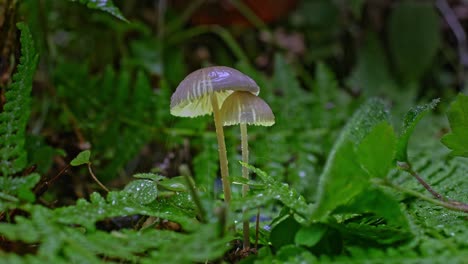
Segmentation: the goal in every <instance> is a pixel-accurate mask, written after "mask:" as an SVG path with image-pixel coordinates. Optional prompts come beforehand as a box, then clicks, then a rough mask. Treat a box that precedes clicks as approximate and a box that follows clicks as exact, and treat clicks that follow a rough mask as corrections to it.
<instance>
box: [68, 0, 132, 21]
mask: <svg viewBox="0 0 468 264" xmlns="http://www.w3.org/2000/svg"><path fill="white" fill-rule="evenodd" d="M68 1H71V2H79V3H80V4H83V5H86V6H87V7H88V8H91V9H97V10H100V11H104V12H107V13H109V14H111V15H113V16H115V17H116V18H118V19H120V20H123V21H125V22H128V20H127V19H126V18H125V17H124V16H123V15H122V13H121V12H120V10H119V9H118V8H117V7H116V6H115V5H114V3H113V2H112V0H68Z"/></svg>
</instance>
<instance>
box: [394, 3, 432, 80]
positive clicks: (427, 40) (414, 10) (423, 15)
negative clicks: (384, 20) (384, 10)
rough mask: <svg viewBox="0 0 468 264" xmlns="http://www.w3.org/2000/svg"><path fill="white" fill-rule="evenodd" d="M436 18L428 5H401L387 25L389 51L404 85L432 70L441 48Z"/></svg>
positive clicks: (430, 5)
mask: <svg viewBox="0 0 468 264" xmlns="http://www.w3.org/2000/svg"><path fill="white" fill-rule="evenodd" d="M439 24H440V20H439V15H438V14H437V11H436V8H435V5H434V4H433V3H430V2H421V1H420V2H416V1H403V2H401V3H399V4H397V5H395V8H394V9H393V11H392V13H391V15H390V19H389V25H388V38H389V44H390V51H391V54H392V56H393V59H394V62H395V64H396V65H397V67H398V70H399V72H400V74H401V76H402V77H403V79H405V80H407V81H418V80H419V79H420V78H421V76H422V75H423V74H424V73H425V71H426V70H427V69H428V68H429V67H430V66H431V64H432V60H433V59H434V56H435V55H436V53H437V50H438V48H439V46H440V39H441V35H440V31H439Z"/></svg>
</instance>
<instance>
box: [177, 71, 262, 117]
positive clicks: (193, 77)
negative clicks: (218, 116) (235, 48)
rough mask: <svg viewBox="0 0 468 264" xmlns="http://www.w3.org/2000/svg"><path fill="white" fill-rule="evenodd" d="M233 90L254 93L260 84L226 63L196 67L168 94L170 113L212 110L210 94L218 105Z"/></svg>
mask: <svg viewBox="0 0 468 264" xmlns="http://www.w3.org/2000/svg"><path fill="white" fill-rule="evenodd" d="M234 91H247V92H250V93H252V94H255V95H257V94H258V93H259V92H260V88H259V87H258V85H257V84H256V83H255V81H254V80H252V78H250V77H249V76H247V75H245V74H243V73H242V72H240V71H238V70H236V69H233V68H229V67H226V66H213V67H207V68H202V69H199V70H196V71H194V72H192V73H190V74H189V75H187V77H185V79H184V80H182V82H180V84H179V86H177V89H176V91H175V92H174V93H173V94H172V97H171V114H172V115H175V116H185V117H195V116H201V115H206V114H211V113H212V112H213V107H212V106H211V100H210V96H211V95H212V94H215V95H216V97H217V99H218V104H219V105H220V106H221V105H222V103H223V101H224V99H226V97H228V96H229V95H230V94H231V93H232V92H234Z"/></svg>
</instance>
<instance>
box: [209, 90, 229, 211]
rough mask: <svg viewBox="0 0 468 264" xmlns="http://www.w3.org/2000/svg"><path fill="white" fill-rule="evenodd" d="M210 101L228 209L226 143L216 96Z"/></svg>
mask: <svg viewBox="0 0 468 264" xmlns="http://www.w3.org/2000/svg"><path fill="white" fill-rule="evenodd" d="M210 99H211V105H212V107H213V116H214V123H215V127H216V137H217V138H218V154H219V166H220V169H221V180H222V182H223V191H224V201H225V202H226V204H227V205H228V207H229V204H230V203H231V184H230V183H229V170H228V160H227V152H226V143H225V142H224V130H223V122H222V120H221V116H220V113H219V105H218V98H217V97H216V94H212V95H211V97H210Z"/></svg>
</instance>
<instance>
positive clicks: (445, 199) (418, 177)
mask: <svg viewBox="0 0 468 264" xmlns="http://www.w3.org/2000/svg"><path fill="white" fill-rule="evenodd" d="M405 171H406V172H408V173H409V174H411V175H412V176H413V177H414V178H416V180H418V182H419V183H420V184H421V185H422V186H424V188H425V189H426V190H427V191H428V192H430V193H431V194H432V196H434V197H435V198H437V199H439V200H441V201H443V202H446V201H448V199H447V198H445V197H444V196H443V195H442V194H440V193H438V192H436V191H435V190H434V189H432V187H431V186H430V185H429V184H428V183H427V182H426V181H424V180H423V178H421V176H419V174H417V173H416V172H415V171H414V170H413V169H412V168H411V166H409V167H408V168H407V169H406V170H405Z"/></svg>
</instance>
